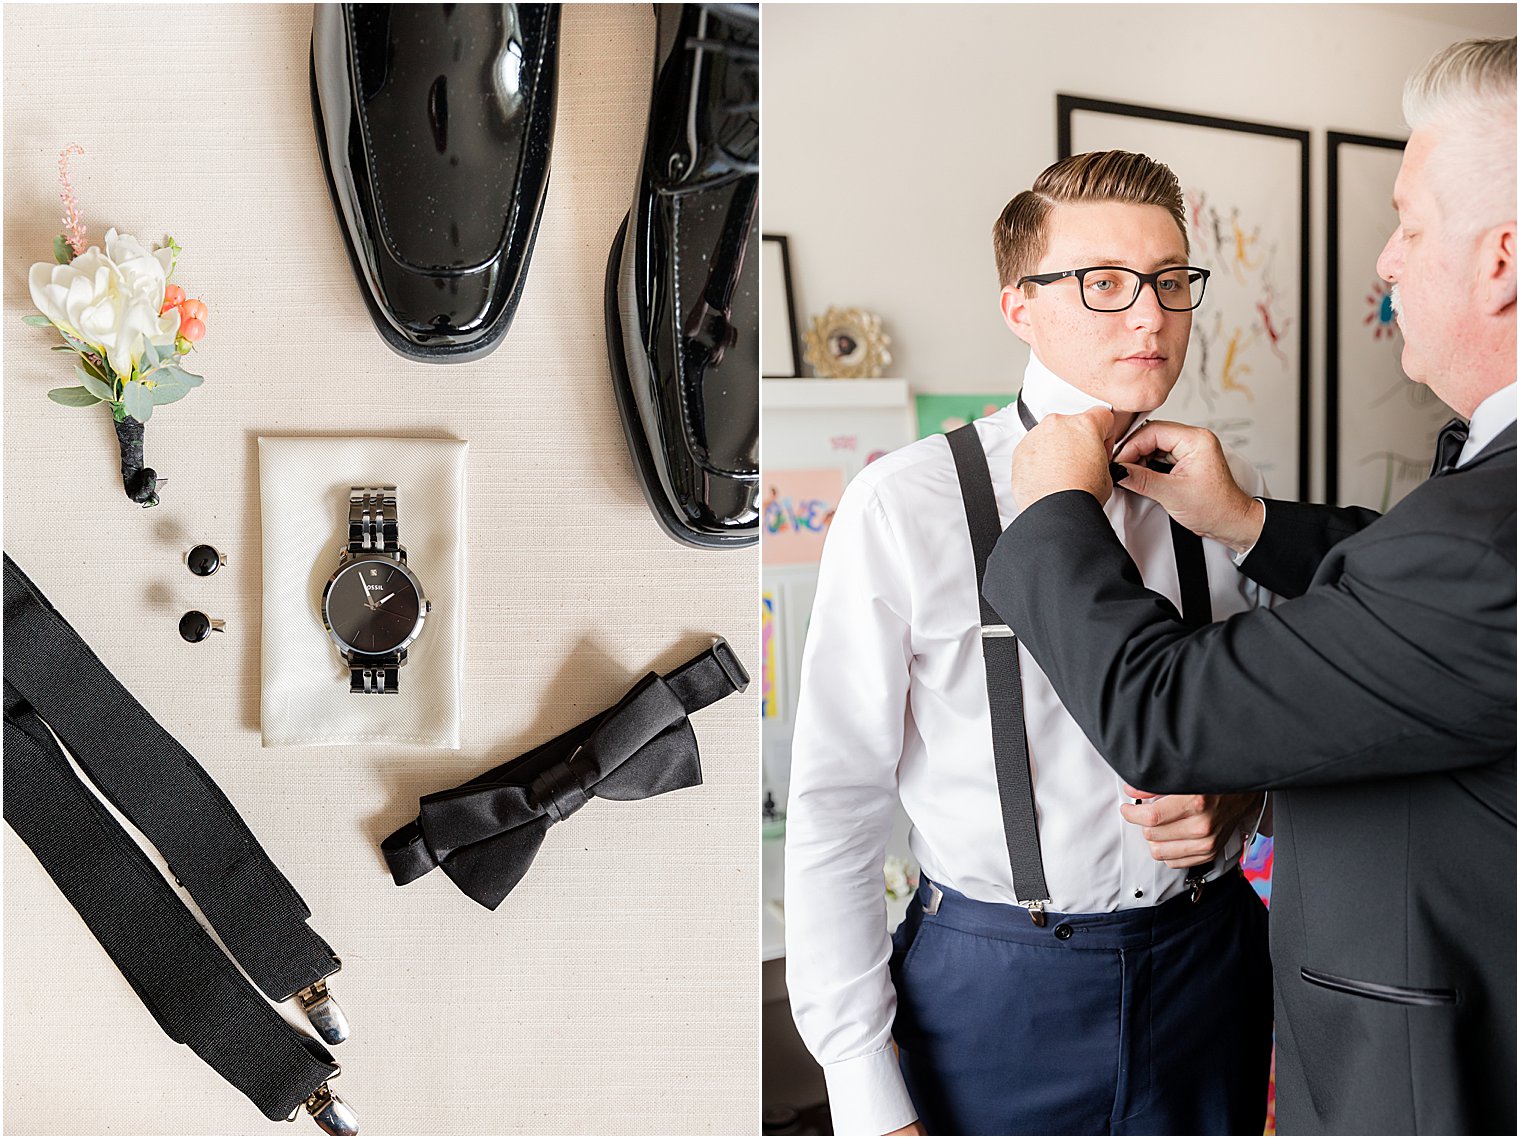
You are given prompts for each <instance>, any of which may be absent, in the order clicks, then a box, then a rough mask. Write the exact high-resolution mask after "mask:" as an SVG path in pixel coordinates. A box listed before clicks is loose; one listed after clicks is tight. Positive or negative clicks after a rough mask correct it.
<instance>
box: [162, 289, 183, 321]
mask: <svg viewBox="0 0 1520 1139" xmlns="http://www.w3.org/2000/svg"><path fill="white" fill-rule="evenodd" d="M184 300H185V290H184V289H182V288H180V287H179V286H178V285H169V286H168V287H166V288H165V289H164V307H163V308H161V309H159V310H158V313H159V315H160V316H162V315H163V314H164V313H166V312H168V311H169V310H170V309H171V308H177V307H178V306H179V305H181V304H183V303H184Z"/></svg>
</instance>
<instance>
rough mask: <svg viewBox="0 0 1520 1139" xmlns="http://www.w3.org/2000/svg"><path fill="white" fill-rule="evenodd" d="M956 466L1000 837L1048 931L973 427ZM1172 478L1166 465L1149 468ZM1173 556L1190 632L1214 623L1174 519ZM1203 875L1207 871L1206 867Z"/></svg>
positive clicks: (1012, 652) (961, 442)
mask: <svg viewBox="0 0 1520 1139" xmlns="http://www.w3.org/2000/svg"><path fill="white" fill-rule="evenodd" d="M1018 412H1019V418H1020V419H1021V420H1023V422H1024V426H1025V427H1026V428H1029V429H1032V428H1033V427H1034V425H1035V419H1034V416H1033V414H1031V413H1030V411H1029V409H1028V408H1027V407H1026V406H1025V405H1024V401H1023V399H1020V400H1019V401H1018ZM945 438H946V439H947V441H948V442H949V444H950V454H951V456H952V457H953V458H954V459H955V473H956V477H957V478H958V479H959V480H960V484H961V501H962V503H963V504H964V505H965V509H966V525H967V527H968V528H969V529H970V531H971V551H972V556H973V557H974V558H975V561H976V589H977V600H978V602H979V603H980V605H981V618H982V657H983V661H984V663H985V665H986V670H987V703H988V707H989V709H990V711H991V714H992V756H993V764H994V766H995V768H996V770H997V782H998V799H999V800H1000V802H1001V805H1002V811H1003V836H1004V839H1005V841H1006V842H1007V844H1008V861H1009V868H1010V869H1011V870H1012V871H1013V889H1014V893H1015V895H1016V896H1017V897H1018V898H1019V900H1020V901H1021V902H1022V903H1023V904H1025V905H1027V906H1029V909H1030V916H1031V917H1032V918H1033V919H1034V920H1035V922H1036V924H1040V925H1043V924H1044V914H1043V904H1044V903H1045V902H1048V901H1049V900H1050V890H1049V888H1048V887H1047V886H1046V885H1045V864H1044V861H1043V860H1042V858H1041V856H1040V838H1039V823H1038V820H1037V817H1036V814H1035V809H1034V785H1033V778H1032V775H1031V772H1030V766H1029V738H1028V734H1027V732H1026V731H1025V728H1024V693H1023V678H1022V676H1021V674H1020V671H1019V651H1018V640H1017V638H1016V637H1014V636H1013V634H1012V632H1011V630H1009V629H1008V627H1007V626H1006V625H1002V624H1001V623H1000V621H1001V619H1000V618H999V616H998V614H997V612H996V611H995V610H994V609H993V608H992V606H991V605H989V604H988V603H987V599H986V598H985V597H983V596H982V581H983V579H984V578H985V576H986V573H987V559H988V557H990V556H991V554H992V550H993V547H994V546H996V545H997V540H998V538H999V537H1000V536H1001V534H1002V526H1001V525H1000V523H999V520H998V511H997V497H996V495H995V494H994V492H993V484H992V474H991V471H990V470H989V469H988V467H987V453H986V452H985V451H984V450H983V449H982V442H981V437H980V436H978V435H977V432H976V427H975V425H974V424H970V423H968V424H966V425H965V426H964V427H958V428H956V429H955V430H954V431H952V432H950V433H949V434H948V435H947V436H946V437H945ZM1150 466H1151V467H1153V468H1154V469H1156V470H1159V471H1163V472H1165V471H1168V470H1170V469H1171V468H1170V466H1169V465H1168V464H1166V463H1162V462H1153V463H1151V464H1150ZM1171 535H1172V555H1173V557H1174V558H1175V559H1176V563H1177V584H1178V592H1179V596H1180V597H1181V599H1182V619H1183V621H1184V622H1185V623H1186V624H1188V625H1190V626H1192V627H1193V628H1202V627H1203V626H1205V625H1207V624H1209V623H1210V621H1212V620H1213V608H1212V602H1211V600H1210V596H1209V577H1208V567H1207V564H1206V563H1205V561H1204V555H1203V540H1202V539H1201V538H1199V537H1198V535H1197V534H1194V533H1193V532H1192V531H1191V530H1188V529H1187V528H1186V527H1183V526H1180V525H1178V524H1177V522H1176V521H1175V520H1171ZM1204 869H1206V868H1204Z"/></svg>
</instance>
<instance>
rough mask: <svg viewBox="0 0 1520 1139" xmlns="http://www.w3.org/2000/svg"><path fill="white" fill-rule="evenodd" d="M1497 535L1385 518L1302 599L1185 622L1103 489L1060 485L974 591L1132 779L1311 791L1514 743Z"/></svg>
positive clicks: (1002, 548)
mask: <svg viewBox="0 0 1520 1139" xmlns="http://www.w3.org/2000/svg"><path fill="white" fill-rule="evenodd" d="M1511 525H1512V523H1511ZM1496 550H1497V547H1495V546H1494V545H1492V544H1489V543H1483V542H1479V541H1475V540H1474V541H1468V540H1464V539H1460V538H1455V537H1452V536H1450V535H1413V536H1410V535H1407V534H1404V533H1402V532H1394V534H1393V536H1391V537H1390V538H1389V539H1386V540H1384V541H1380V542H1371V543H1366V542H1364V543H1359V544H1358V549H1357V550H1356V551H1355V553H1354V556H1351V557H1343V558H1342V564H1341V565H1340V566H1339V567H1338V569H1337V570H1336V571H1335V572H1334V574H1333V580H1330V581H1326V582H1323V583H1321V584H1318V585H1315V586H1314V587H1313V588H1312V589H1309V590H1308V591H1307V592H1306V593H1304V594H1303V595H1302V596H1300V597H1298V598H1295V599H1293V600H1290V601H1285V602H1283V603H1281V604H1279V605H1278V606H1276V607H1275V608H1273V609H1270V610H1267V609H1257V610H1253V611H1251V612H1247V613H1240V614H1236V615H1235V616H1233V617H1231V618H1229V619H1228V620H1226V621H1223V622H1220V623H1218V624H1215V625H1211V626H1209V627H1207V628H1205V629H1201V630H1198V631H1196V632H1192V633H1190V632H1189V631H1188V630H1187V628H1186V627H1185V626H1183V625H1182V624H1181V623H1180V622H1179V620H1178V618H1177V613H1176V611H1175V610H1174V609H1173V607H1172V606H1171V604H1170V603H1169V602H1168V601H1166V600H1165V599H1164V598H1161V597H1159V596H1158V595H1156V594H1154V593H1151V592H1149V591H1148V590H1146V589H1145V588H1144V587H1143V586H1142V585H1141V584H1140V576H1139V572H1138V571H1137V570H1136V568H1135V565H1134V563H1133V562H1132V561H1131V560H1130V558H1129V555H1128V554H1126V553H1125V551H1124V548H1123V547H1122V546H1121V545H1120V544H1119V542H1118V540H1117V539H1116V538H1115V536H1114V533H1113V530H1112V529H1111V528H1110V527H1109V526H1108V524H1107V520H1106V519H1105V518H1104V516H1103V512H1102V509H1101V507H1099V505H1098V503H1097V500H1096V499H1094V498H1093V496H1092V495H1090V494H1087V493H1086V492H1083V491H1066V492H1062V493H1060V494H1054V495H1050V496H1049V497H1047V498H1044V499H1042V500H1040V501H1039V502H1036V503H1034V504H1033V505H1032V506H1031V507H1030V508H1029V509H1027V510H1025V511H1024V512H1023V513H1022V514H1021V515H1020V516H1019V517H1018V518H1017V519H1016V520H1015V521H1014V522H1013V523H1012V524H1011V525H1010V526H1009V527H1008V529H1007V530H1006V531H1004V534H1003V537H1002V538H1001V539H1000V540H999V542H998V545H997V547H996V549H995V550H994V551H993V555H992V557H991V559H990V560H989V562H988V566H987V577H986V582H985V585H984V589H983V592H984V593H985V594H986V596H987V598H988V600H989V601H991V603H992V605H993V607H994V608H995V609H996V610H997V611H998V612H999V613H1000V614H1001V615H1002V617H1003V618H1004V620H1006V621H1007V622H1008V624H1009V625H1010V626H1011V627H1012V628H1013V630H1014V631H1015V633H1017V634H1018V636H1019V637H1020V638H1021V639H1023V641H1024V643H1025V645H1026V646H1027V647H1028V648H1029V651H1030V652H1031V653H1032V654H1033V655H1034V657H1035V659H1036V660H1038V661H1039V663H1040V666H1041V667H1042V668H1043V669H1044V670H1045V673H1046V675H1047V676H1048V677H1049V678H1050V680H1051V682H1052V684H1054V686H1055V689H1056V691H1057V693H1058V694H1059V695H1060V697H1061V701H1062V703H1063V704H1065V706H1066V708H1067V710H1068V711H1070V713H1071V714H1072V716H1073V717H1075V719H1076V721H1077V723H1078V724H1080V725H1081V726H1082V729H1083V731H1085V732H1086V733H1087V736H1088V738H1089V739H1091V740H1092V742H1093V744H1094V746H1095V747H1097V749H1098V751H1099V752H1100V753H1101V754H1102V755H1103V756H1104V757H1106V758H1107V760H1108V762H1109V764H1110V765H1111V766H1112V767H1113V768H1114V770H1116V771H1117V772H1118V773H1119V774H1120V775H1121V776H1123V777H1124V778H1125V779H1127V780H1128V781H1129V782H1130V783H1132V784H1133V785H1134V786H1136V787H1145V788H1148V789H1151V790H1153V791H1160V792H1180V791H1195V792H1196V791H1207V792H1221V791H1246V790H1262V789H1269V788H1274V787H1298V786H1312V785H1319V784H1331V783H1345V782H1351V781H1355V780H1365V779H1378V778H1383V777H1388V776H1395V775H1408V774H1413V773H1416V772H1421V771H1435V770H1449V769H1456V768H1461V767H1467V766H1471V765H1472V764H1473V763H1474V762H1476V761H1477V759H1476V757H1478V756H1481V755H1484V754H1489V755H1491V754H1494V753H1495V750H1496V749H1501V748H1505V747H1507V748H1510V749H1513V746H1514V731H1515V727H1514V725H1515V712H1514V689H1515V574H1514V568H1513V566H1512V565H1511V564H1509V563H1508V562H1506V561H1505V560H1504V558H1502V557H1500V556H1499V554H1498V553H1497V552H1496Z"/></svg>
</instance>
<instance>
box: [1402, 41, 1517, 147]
mask: <svg viewBox="0 0 1520 1139" xmlns="http://www.w3.org/2000/svg"><path fill="white" fill-rule="evenodd" d="M1506 106H1507V107H1508V110H1509V117H1510V119H1511V120H1513V118H1514V115H1515V37H1514V36H1510V37H1509V39H1485V40H1462V41H1461V42H1459V43H1454V44H1452V45H1451V46H1450V47H1447V48H1445V49H1443V50H1442V51H1439V52H1437V53H1436V54H1435V55H1434V56H1433V57H1432V58H1431V60H1430V62H1429V63H1427V64H1426V65H1425V66H1424V67H1422V68H1421V69H1420V70H1419V71H1417V72H1416V73H1415V74H1413V75H1411V76H1410V77H1409V81H1408V82H1407V83H1405V84H1404V119H1405V121H1406V122H1408V123H1409V128H1410V129H1411V130H1418V129H1419V128H1420V127H1422V126H1424V125H1426V124H1427V123H1431V122H1434V121H1436V120H1440V119H1446V118H1448V117H1449V116H1455V115H1463V116H1464V117H1466V116H1468V115H1490V114H1493V113H1494V112H1495V111H1499V112H1502V111H1503V110H1504V109H1505V107H1506Z"/></svg>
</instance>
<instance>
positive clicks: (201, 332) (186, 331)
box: [179, 316, 206, 344]
mask: <svg viewBox="0 0 1520 1139" xmlns="http://www.w3.org/2000/svg"><path fill="white" fill-rule="evenodd" d="M179 334H180V335H181V336H183V337H184V338H185V339H186V340H188V341H190V343H191V344H194V343H195V342H196V341H198V340H199V339H200V338H201V337H202V336H205V335H206V326H205V325H204V324H202V323H201V322H200V321H199V320H197V319H196V318H195V317H193V316H192V317H191V318H190V319H189V320H187V321H185V323H183V324H181V325H180V326H179Z"/></svg>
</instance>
